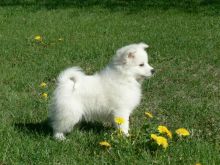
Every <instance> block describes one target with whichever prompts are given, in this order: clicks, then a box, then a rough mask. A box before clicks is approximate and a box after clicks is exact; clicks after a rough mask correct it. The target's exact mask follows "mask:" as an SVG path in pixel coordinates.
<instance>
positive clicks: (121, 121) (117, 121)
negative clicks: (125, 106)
mask: <svg viewBox="0 0 220 165" xmlns="http://www.w3.org/2000/svg"><path fill="white" fill-rule="evenodd" d="M124 122H125V119H124V118H122V117H116V118H115V123H116V124H118V125H121V124H123V123H124Z"/></svg>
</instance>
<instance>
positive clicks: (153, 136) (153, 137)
mask: <svg viewBox="0 0 220 165" xmlns="http://www.w3.org/2000/svg"><path fill="white" fill-rule="evenodd" d="M150 137H151V139H153V140H155V141H156V139H157V135H156V134H153V133H152V134H151V135H150Z"/></svg>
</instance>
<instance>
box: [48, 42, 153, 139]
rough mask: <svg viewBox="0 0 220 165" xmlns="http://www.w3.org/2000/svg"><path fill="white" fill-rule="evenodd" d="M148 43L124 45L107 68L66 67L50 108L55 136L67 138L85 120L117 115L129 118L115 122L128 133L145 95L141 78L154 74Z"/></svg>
mask: <svg viewBox="0 0 220 165" xmlns="http://www.w3.org/2000/svg"><path fill="white" fill-rule="evenodd" d="M147 47H148V45H146V44H144V43H139V44H131V45H128V46H125V47H122V48H120V49H119V50H117V52H116V55H115V56H114V58H113V60H112V61H111V63H110V64H109V65H108V66H107V67H106V68H105V69H104V70H102V71H101V72H99V73H96V74H94V75H91V76H90V75H85V74H84V73H83V72H82V70H81V69H80V68H78V67H72V68H69V69H66V70H64V71H63V72H62V73H61V74H60V75H59V77H58V84H57V88H56V90H55V92H54V97H53V102H52V106H51V108H50V111H49V119H50V121H51V126H52V128H53V131H54V137H55V138H56V139H60V140H63V139H65V136H64V135H65V133H68V132H70V131H71V130H72V128H73V127H74V125H75V124H77V123H78V122H79V121H81V120H85V121H105V122H112V123H114V118H115V117H122V118H124V119H125V122H124V123H123V124H122V125H120V126H117V124H114V125H115V126H117V127H120V129H122V131H123V132H124V134H125V135H128V131H129V116H130V114H131V113H132V111H133V110H134V109H135V107H136V106H137V105H138V104H139V103H140V99H141V83H140V82H141V81H142V80H143V78H145V77H150V76H152V74H153V68H152V67H151V66H150V65H149V64H148V57H147V53H146V51H145V49H146V48H147Z"/></svg>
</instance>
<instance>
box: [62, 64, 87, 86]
mask: <svg viewBox="0 0 220 165" xmlns="http://www.w3.org/2000/svg"><path fill="white" fill-rule="evenodd" d="M82 76H84V73H83V72H82V69H81V68H79V67H72V68H68V69H66V70H64V71H63V72H61V73H60V75H59V77H58V84H59V85H60V86H62V87H64V86H65V87H66V88H68V89H74V88H75V85H76V82H77V80H79V78H80V77H82Z"/></svg>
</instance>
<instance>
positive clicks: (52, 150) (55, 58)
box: [0, 0, 220, 165]
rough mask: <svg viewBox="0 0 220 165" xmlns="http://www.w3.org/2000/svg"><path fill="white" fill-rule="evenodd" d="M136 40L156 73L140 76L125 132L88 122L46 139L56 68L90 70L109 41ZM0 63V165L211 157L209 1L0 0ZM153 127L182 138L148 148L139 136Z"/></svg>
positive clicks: (218, 85)
mask: <svg viewBox="0 0 220 165" xmlns="http://www.w3.org/2000/svg"><path fill="white" fill-rule="evenodd" d="M36 35H41V36H42V37H43V39H42V42H36V41H35V40H34V37H35V36H36ZM141 41H143V42H146V43H147V44H149V45H150V48H149V49H148V53H149V57H150V59H149V60H150V63H151V65H152V66H154V68H155V69H156V71H157V73H156V75H155V76H154V77H153V78H151V79H150V80H147V81H145V83H144V84H143V99H142V102H141V105H140V106H139V107H138V108H137V109H136V110H135V111H134V113H133V114H132V116H131V126H130V128H131V130H130V132H131V135H132V136H131V137H129V138H123V137H118V136H115V135H114V136H111V134H112V133H114V131H115V130H114V129H113V128H111V127H108V126H105V125H102V124H100V123H95V124H93V123H88V124H82V125H79V126H77V127H76V129H74V130H73V132H72V133H71V134H69V135H68V136H67V139H68V140H66V141H64V142H58V141H55V140H53V139H52V137H51V130H50V128H48V126H47V125H46V123H45V120H46V119H47V113H48V105H49V102H50V98H51V95H52V92H53V90H54V88H55V83H56V77H57V75H58V74H59V72H60V71H61V70H63V69H65V68H67V67H69V66H73V65H77V66H80V67H82V68H83V70H84V71H85V72H86V73H88V74H91V73H94V72H96V71H98V70H100V69H102V68H103V67H104V66H105V65H106V64H107V63H108V61H109V60H110V59H111V57H112V55H113V54H114V52H115V50H116V49H118V48H119V47H122V46H124V45H126V44H130V43H135V42H141ZM0 71H1V76H0V123H1V124H0V164H6V165H8V164H62V165H63V164H71V165H72V164H133V165H135V164H148V165H150V164H155V165H156V164H170V165H175V164H177V165H181V164H186V165H194V164H196V162H200V163H201V164H202V165H219V164H220V2H219V1H218V0H205V1H204V0H184V1H178V0H174V1H172V2H170V1H168V0H164V1H162V0H160V1H156V0H152V1H149V0H146V1H144V0H140V1H138V2H134V1H131V0H123V1H122V0H119V1H116V0H109V1H107V0H104V1H102V2H99V1H97V0H91V1H89V0H84V1H82V2H80V0H59V1H58V0H54V1H53V0H23V1H22V0H9V1H7V0H3V1H1V2H0ZM41 82H46V83H47V87H46V88H44V89H42V88H40V87H39V85H40V83H41ZM43 92H46V93H48V99H47V100H45V99H43V98H42V97H41V93H43ZM146 111H148V112H151V113H152V114H153V116H154V118H153V119H148V118H146V116H145V115H144V112H146ZM158 125H166V126H167V127H168V128H169V129H170V130H171V131H172V132H173V133H174V132H175V130H176V129H177V128H180V127H184V128H187V129H188V130H189V131H190V136H189V137H186V138H173V139H172V140H169V147H168V148H167V149H166V150H164V149H162V148H158V149H155V150H152V149H151V148H150V147H149V145H148V144H147V139H149V136H150V133H157V129H156V127H157V126H158ZM146 127H147V129H146ZM103 140H107V141H108V142H109V143H110V144H111V148H110V149H103V148H101V147H100V146H99V142H100V141H103Z"/></svg>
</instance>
